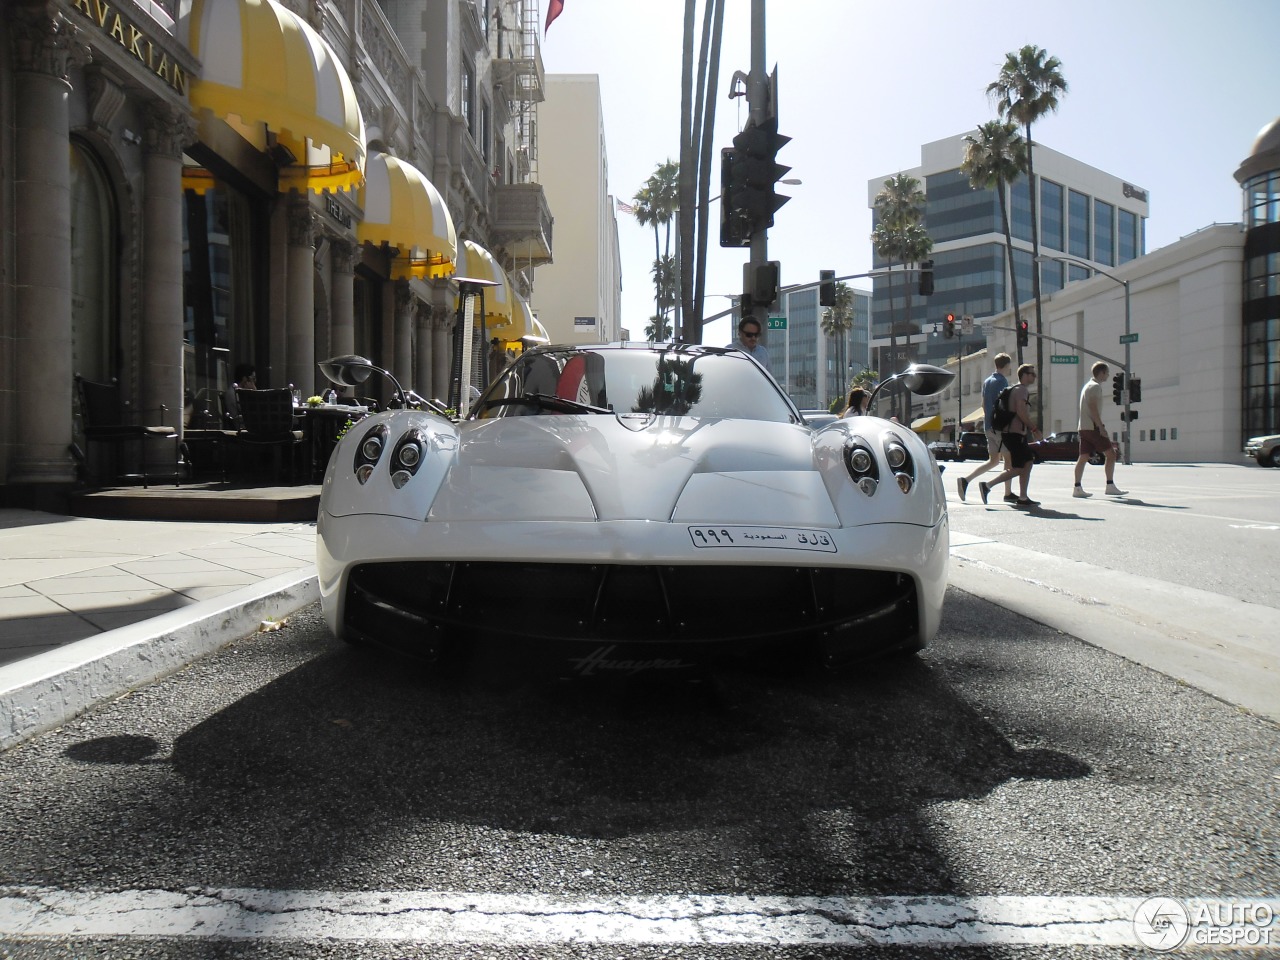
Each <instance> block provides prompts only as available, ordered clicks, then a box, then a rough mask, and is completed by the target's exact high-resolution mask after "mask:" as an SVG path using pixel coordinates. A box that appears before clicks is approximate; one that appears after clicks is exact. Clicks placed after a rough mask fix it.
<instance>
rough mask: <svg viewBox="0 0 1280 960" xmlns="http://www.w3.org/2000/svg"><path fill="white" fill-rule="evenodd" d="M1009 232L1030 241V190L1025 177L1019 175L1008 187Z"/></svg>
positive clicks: (1020, 238)
mask: <svg viewBox="0 0 1280 960" xmlns="http://www.w3.org/2000/svg"><path fill="white" fill-rule="evenodd" d="M1009 232H1010V233H1012V234H1013V235H1014V237H1016V238H1017V239H1019V240H1026V241H1027V242H1028V243H1030V242H1031V191H1029V190H1028V189H1027V178H1026V177H1019V178H1018V179H1017V180H1015V181H1014V182H1013V186H1011V187H1010V188H1009Z"/></svg>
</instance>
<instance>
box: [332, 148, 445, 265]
mask: <svg viewBox="0 0 1280 960" xmlns="http://www.w3.org/2000/svg"><path fill="white" fill-rule="evenodd" d="M357 198H358V202H359V204H360V206H361V207H362V208H363V209H364V220H362V221H361V222H360V224H359V225H358V226H357V227H356V237H357V239H359V240H360V241H361V242H362V243H371V244H373V245H374V246H380V245H381V244H384V243H385V244H386V245H387V246H389V247H396V248H397V249H398V250H399V251H400V252H399V254H398V255H397V256H396V257H395V259H394V260H393V261H392V276H393V277H394V278H396V279H400V278H410V277H412V278H414V279H418V280H422V279H435V278H436V277H447V276H449V275H450V274H451V273H453V270H454V261H455V260H456V259H457V258H458V234H457V232H456V231H455V230H454V228H453V217H451V216H449V208H448V207H446V206H445V203H444V198H443V197H441V196H440V191H439V190H437V189H436V188H435V185H434V184H432V182H431V181H430V180H428V179H427V178H426V175H425V174H423V172H422V171H421V170H419V169H418V168H417V167H415V166H413V164H411V163H407V162H405V161H404V160H400V159H398V158H396V157H393V156H391V155H390V154H386V153H382V152H381V151H379V150H371V151H370V152H369V156H368V158H367V160H366V162H365V168H364V185H363V186H361V187H360V189H359V191H358V192H357Z"/></svg>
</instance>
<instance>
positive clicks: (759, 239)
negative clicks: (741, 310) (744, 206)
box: [747, 0, 781, 330]
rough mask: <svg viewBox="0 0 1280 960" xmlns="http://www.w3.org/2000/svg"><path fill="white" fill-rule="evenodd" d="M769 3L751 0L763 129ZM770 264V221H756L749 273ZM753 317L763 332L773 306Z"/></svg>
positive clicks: (760, 306) (752, 93) (753, 97)
mask: <svg viewBox="0 0 1280 960" xmlns="http://www.w3.org/2000/svg"><path fill="white" fill-rule="evenodd" d="M764 4H765V0H751V73H750V75H749V76H748V78H747V103H748V104H749V105H750V108H751V109H750V111H749V113H748V116H749V117H750V118H751V122H752V123H753V124H755V125H756V126H761V127H763V126H764V125H765V123H767V122H768V120H769V111H770V109H771V105H770V103H769V76H768V74H767V73H766V72H765V49H764V22H765V16H764V13H765V11H764ZM768 261H769V218H768V217H764V218H762V219H760V220H758V221H756V224H755V229H754V230H753V231H752V232H751V259H750V266H749V267H748V270H749V271H750V275H751V276H753V277H754V276H755V271H756V270H759V269H760V268H761V267H763V265H764V264H765V263H767V262H768ZM779 296H781V293H779ZM751 315H752V316H753V317H755V318H756V321H757V322H758V323H759V324H760V329H761V330H763V329H764V328H765V326H766V325H767V322H768V320H769V305H768V304H764V303H753V304H752V305H751Z"/></svg>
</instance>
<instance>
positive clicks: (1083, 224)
mask: <svg viewBox="0 0 1280 960" xmlns="http://www.w3.org/2000/svg"><path fill="white" fill-rule="evenodd" d="M1067 248H1068V249H1067V253H1069V254H1071V256H1073V257H1084V258H1085V259H1086V260H1087V259H1089V198H1088V197H1087V196H1085V195H1084V194H1083V193H1077V192H1076V191H1075V190H1068V191H1067Z"/></svg>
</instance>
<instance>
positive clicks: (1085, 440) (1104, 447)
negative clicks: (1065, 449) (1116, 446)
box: [1080, 430, 1111, 457]
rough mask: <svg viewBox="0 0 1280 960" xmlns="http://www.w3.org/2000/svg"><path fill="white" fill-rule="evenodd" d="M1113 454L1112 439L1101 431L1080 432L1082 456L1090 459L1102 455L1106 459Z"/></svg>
mask: <svg viewBox="0 0 1280 960" xmlns="http://www.w3.org/2000/svg"><path fill="white" fill-rule="evenodd" d="M1110 452H1111V438H1110V437H1108V436H1107V435H1106V434H1105V433H1103V432H1102V431H1101V430H1081V431H1080V456H1082V457H1088V456H1091V455H1092V454H1095V453H1100V454H1102V455H1103V456H1104V457H1105V456H1106V455H1107V454H1108V453H1110Z"/></svg>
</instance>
